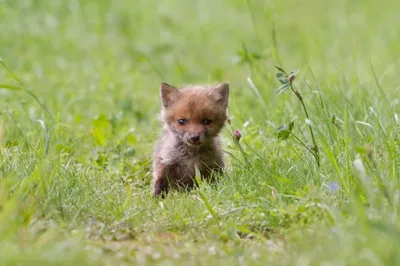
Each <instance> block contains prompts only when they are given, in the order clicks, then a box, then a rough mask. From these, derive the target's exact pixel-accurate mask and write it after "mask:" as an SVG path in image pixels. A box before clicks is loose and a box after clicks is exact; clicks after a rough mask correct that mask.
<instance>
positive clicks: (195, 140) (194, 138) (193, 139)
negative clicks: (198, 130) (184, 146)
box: [190, 136, 200, 143]
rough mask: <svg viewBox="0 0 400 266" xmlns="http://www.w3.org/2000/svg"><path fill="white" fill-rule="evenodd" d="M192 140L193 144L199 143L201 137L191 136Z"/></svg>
mask: <svg viewBox="0 0 400 266" xmlns="http://www.w3.org/2000/svg"><path fill="white" fill-rule="evenodd" d="M190 140H191V141H192V142H193V143H196V142H199V140H200V136H191V137H190Z"/></svg>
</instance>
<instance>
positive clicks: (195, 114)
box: [153, 83, 229, 196]
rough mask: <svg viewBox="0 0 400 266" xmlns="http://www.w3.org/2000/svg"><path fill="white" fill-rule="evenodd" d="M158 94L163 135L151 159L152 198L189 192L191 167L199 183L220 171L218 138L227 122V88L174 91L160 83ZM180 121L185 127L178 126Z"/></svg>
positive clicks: (220, 153)
mask: <svg viewBox="0 0 400 266" xmlns="http://www.w3.org/2000/svg"><path fill="white" fill-rule="evenodd" d="M160 94H161V102H162V111H161V120H162V122H163V131H162V135H161V137H160V139H159V140H158V142H157V144H156V148H155V151H154V158H153V181H154V183H153V184H154V192H153V194H154V195H155V196H158V195H159V194H161V193H163V192H165V193H167V192H168V189H170V188H175V189H176V188H182V187H183V188H192V187H193V186H194V185H195V181H194V176H195V167H197V168H198V169H199V171H200V174H201V178H202V179H210V177H211V176H212V173H213V172H221V171H222V170H223V168H224V159H223V153H222V148H221V143H220V140H219V137H218V134H219V132H220V131H221V129H222V128H223V126H224V123H225V121H226V120H227V112H226V110H227V105H228V96H229V84H227V83H223V84H220V85H218V86H215V87H211V86H186V87H183V88H182V89H180V90H178V89H176V88H174V87H172V86H170V85H168V84H165V83H163V84H161V88H160ZM180 119H184V120H185V123H184V124H180V123H179V122H178V121H179V120H180ZM206 120H209V121H206ZM210 121H211V122H210ZM208 122H210V123H208ZM193 138H195V139H196V140H195V141H193ZM197 138H198V139H197Z"/></svg>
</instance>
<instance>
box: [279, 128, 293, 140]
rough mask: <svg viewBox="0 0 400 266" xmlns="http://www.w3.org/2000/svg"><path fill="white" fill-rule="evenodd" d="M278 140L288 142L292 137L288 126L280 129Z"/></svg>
mask: <svg viewBox="0 0 400 266" xmlns="http://www.w3.org/2000/svg"><path fill="white" fill-rule="evenodd" d="M277 130H278V139H282V140H286V139H288V138H289V136H290V130H289V128H288V127H287V126H286V125H282V126H280V127H278V129H277Z"/></svg>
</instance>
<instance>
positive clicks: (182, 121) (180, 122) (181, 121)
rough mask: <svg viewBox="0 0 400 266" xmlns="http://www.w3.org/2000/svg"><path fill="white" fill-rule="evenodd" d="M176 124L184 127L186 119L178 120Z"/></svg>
mask: <svg viewBox="0 0 400 266" xmlns="http://www.w3.org/2000/svg"><path fill="white" fill-rule="evenodd" d="M178 123H179V125H181V126H184V125H186V123H187V120H186V119H178Z"/></svg>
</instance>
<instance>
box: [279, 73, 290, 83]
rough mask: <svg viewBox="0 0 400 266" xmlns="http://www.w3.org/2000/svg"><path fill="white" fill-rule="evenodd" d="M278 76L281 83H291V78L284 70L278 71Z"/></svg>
mask: <svg viewBox="0 0 400 266" xmlns="http://www.w3.org/2000/svg"><path fill="white" fill-rule="evenodd" d="M276 78H277V79H278V80H279V82H280V83H282V84H286V83H289V80H288V79H287V77H286V75H285V74H284V73H282V72H278V73H276Z"/></svg>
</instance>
